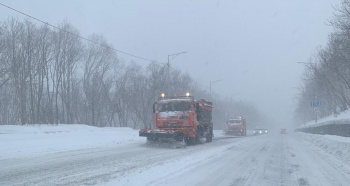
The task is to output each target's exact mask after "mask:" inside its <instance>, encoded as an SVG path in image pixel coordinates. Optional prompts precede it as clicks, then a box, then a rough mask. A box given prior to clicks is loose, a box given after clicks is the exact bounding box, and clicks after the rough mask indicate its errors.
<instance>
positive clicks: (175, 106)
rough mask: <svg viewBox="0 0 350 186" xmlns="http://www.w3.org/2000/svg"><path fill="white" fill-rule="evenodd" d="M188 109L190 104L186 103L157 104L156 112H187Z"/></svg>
mask: <svg viewBox="0 0 350 186" xmlns="http://www.w3.org/2000/svg"><path fill="white" fill-rule="evenodd" d="M190 108H191V103H190V102H186V101H176V102H166V103H157V111H158V112H169V111H189V110H190Z"/></svg>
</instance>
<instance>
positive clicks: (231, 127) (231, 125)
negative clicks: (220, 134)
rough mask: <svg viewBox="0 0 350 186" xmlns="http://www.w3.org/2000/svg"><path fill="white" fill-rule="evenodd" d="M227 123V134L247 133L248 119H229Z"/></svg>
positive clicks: (244, 134) (243, 134) (241, 134)
mask: <svg viewBox="0 0 350 186" xmlns="http://www.w3.org/2000/svg"><path fill="white" fill-rule="evenodd" d="M226 125H227V128H226V130H225V133H226V134H233V135H240V136H246V135H247V126H246V121H245V119H243V118H242V117H238V118H232V119H229V120H228V121H227V123H226Z"/></svg>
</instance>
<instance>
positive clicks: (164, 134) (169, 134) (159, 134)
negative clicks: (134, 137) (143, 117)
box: [139, 129, 176, 138]
mask: <svg viewBox="0 0 350 186" xmlns="http://www.w3.org/2000/svg"><path fill="white" fill-rule="evenodd" d="M175 135H176V133H175V132H174V131H171V130H155V129H153V130H152V129H142V130H140V131H139V136H144V137H151V138H174V137H175Z"/></svg>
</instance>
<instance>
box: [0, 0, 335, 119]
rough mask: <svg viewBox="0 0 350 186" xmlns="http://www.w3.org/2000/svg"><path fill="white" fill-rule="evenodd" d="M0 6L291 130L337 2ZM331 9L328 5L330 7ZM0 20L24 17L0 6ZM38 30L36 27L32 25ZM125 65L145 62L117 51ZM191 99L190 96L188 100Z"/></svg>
mask: <svg viewBox="0 0 350 186" xmlns="http://www.w3.org/2000/svg"><path fill="white" fill-rule="evenodd" d="M1 2H2V3H4V4H6V5H9V6H11V7H14V8H16V9H18V10H21V11H23V12H25V13H28V14H30V15H32V16H34V17H36V18H39V19H42V20H44V21H47V22H49V23H51V24H53V25H57V24H59V23H61V22H62V21H63V20H67V21H68V22H69V23H71V24H72V25H74V26H75V27H76V28H77V29H78V30H80V32H81V35H82V36H88V35H90V34H92V33H98V34H102V35H104V36H105V37H106V39H108V41H109V42H110V43H111V44H112V45H113V46H114V48H116V49H118V50H122V51H125V52H128V53H132V54H135V55H138V56H141V57H144V58H147V59H152V60H155V61H158V62H167V58H168V55H169V54H174V53H178V52H182V51H187V53H186V54H182V55H179V56H178V57H176V58H175V59H173V60H172V61H171V65H172V66H174V67H176V68H179V69H181V70H182V71H184V72H187V73H188V74H190V75H191V76H192V77H193V78H194V79H195V80H196V81H198V82H199V83H200V85H201V86H203V87H205V89H207V90H208V91H209V85H210V81H215V80H219V79H222V80H223V81H220V82H217V83H213V84H212V91H213V92H215V93H216V94H219V95H221V96H223V97H227V99H231V98H232V99H234V100H243V101H247V102H249V103H251V104H253V105H254V106H255V107H257V108H258V109H259V110H260V111H261V112H262V113H263V114H266V117H267V118H269V119H270V120H271V121H273V122H274V123H277V124H278V125H287V124H291V123H292V121H293V112H294V109H295V103H294V101H293V100H294V99H295V96H297V94H298V86H299V85H300V80H301V78H300V77H301V74H302V73H303V71H304V65H303V64H299V63H297V62H303V61H307V60H308V59H309V57H311V55H312V54H313V53H314V52H315V50H316V49H317V47H318V46H320V45H324V44H325V43H326V42H327V35H328V34H329V33H330V32H331V31H332V27H331V26H328V25H327V23H328V21H329V20H330V18H331V17H332V12H333V11H334V8H333V7H334V6H337V5H338V4H339V3H340V1H339V0H332V1H329V0H309V1H304V0H297V1H280V0H274V1H269V0H267V1H260V0H255V1H243V0H240V1H239V0H237V1H199V0H198V1H186V0H178V1H153V0H152V1H141V0H139V1H87V0H79V1H78V0H75V1H68V0H61V1H43V0H31V1H24V0H23V1H19V0H18V1H12V0H2V1H1ZM332 6H333V7H332ZM0 17H1V20H5V19H7V18H10V17H18V18H24V16H22V15H20V14H18V13H16V12H14V11H12V10H9V9H6V8H4V7H0ZM38 24H40V23H38ZM118 55H119V58H120V59H122V60H123V61H125V62H128V61H135V62H136V63H138V64H145V65H147V64H149V63H150V62H147V61H143V60H139V59H137V58H133V57H130V56H127V55H123V54H120V53H118ZM194 96H195V95H194Z"/></svg>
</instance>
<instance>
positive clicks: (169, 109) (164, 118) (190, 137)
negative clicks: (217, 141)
mask: <svg viewBox="0 0 350 186" xmlns="http://www.w3.org/2000/svg"><path fill="white" fill-rule="evenodd" d="M212 108H213V104H212V102H209V101H205V100H203V99H201V100H195V99H194V97H193V96H189V94H188V93H187V96H180V97H164V94H162V96H161V97H160V98H159V100H158V101H157V102H156V103H154V105H153V113H154V122H155V129H151V128H145V129H141V130H140V131H139V136H144V137H147V140H148V141H158V140H160V139H162V138H171V139H175V140H176V141H183V142H185V143H186V144H187V145H195V144H197V143H198V142H199V141H200V139H201V138H205V140H206V142H211V141H212V138H213V123H212Z"/></svg>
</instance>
